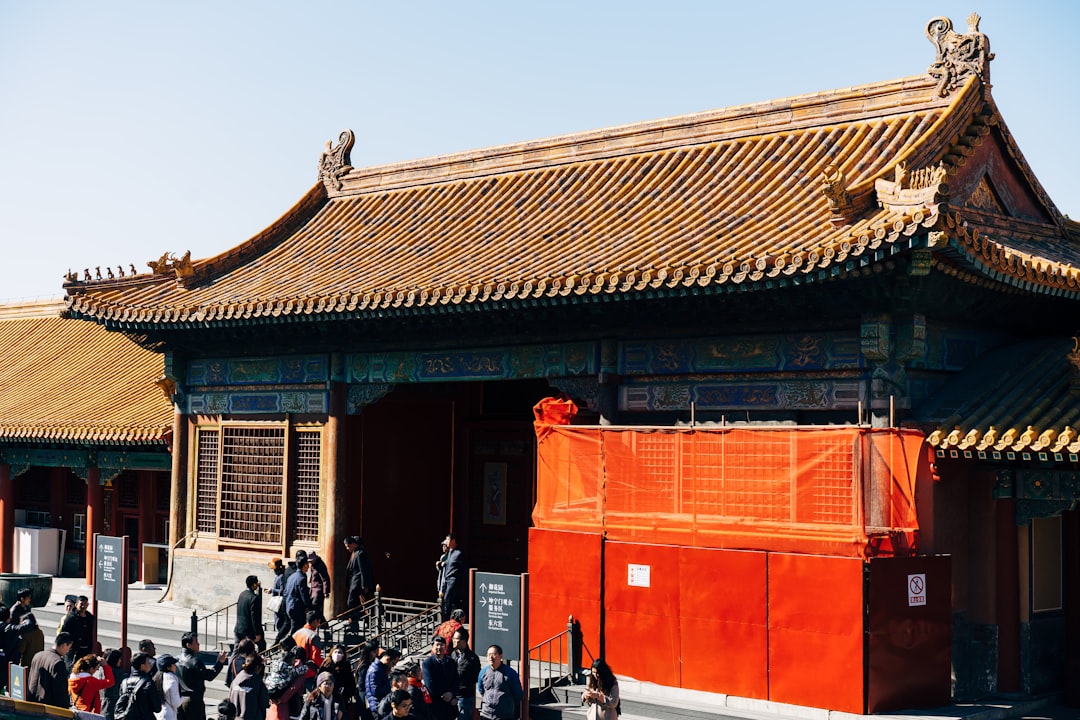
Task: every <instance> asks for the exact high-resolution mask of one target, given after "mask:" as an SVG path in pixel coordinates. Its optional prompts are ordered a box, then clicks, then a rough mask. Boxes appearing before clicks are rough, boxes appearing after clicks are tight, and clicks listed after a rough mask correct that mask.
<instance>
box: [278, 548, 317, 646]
mask: <svg viewBox="0 0 1080 720" xmlns="http://www.w3.org/2000/svg"><path fill="white" fill-rule="evenodd" d="M308 565H309V563H308V556H307V553H306V552H304V551H303V550H299V551H297V553H296V572H294V573H293V574H292V575H290V576H289V579H288V580H287V581H285V614H286V615H288V616H289V635H295V634H296V631H297V630H299V629H300V628H302V627H304V623H305V622H307V614H308V611H309V610H314V609H315V603H313V602H311V589H310V588H309V587H308V582H307V571H308Z"/></svg>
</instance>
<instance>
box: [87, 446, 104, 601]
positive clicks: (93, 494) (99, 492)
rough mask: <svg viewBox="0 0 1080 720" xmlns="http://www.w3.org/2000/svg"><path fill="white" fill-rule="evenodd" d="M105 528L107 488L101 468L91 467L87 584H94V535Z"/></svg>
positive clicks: (88, 498)
mask: <svg viewBox="0 0 1080 720" xmlns="http://www.w3.org/2000/svg"><path fill="white" fill-rule="evenodd" d="M104 530H105V488H103V487H102V486H101V470H99V469H98V468H96V467H95V468H90V469H89V470H88V473H87V476H86V584H87V585H93V584H94V535H96V534H98V533H101V532H104Z"/></svg>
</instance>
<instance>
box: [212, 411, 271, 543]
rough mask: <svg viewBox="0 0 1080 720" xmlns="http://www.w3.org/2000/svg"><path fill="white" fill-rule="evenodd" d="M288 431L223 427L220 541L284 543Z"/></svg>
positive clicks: (266, 428)
mask: <svg viewBox="0 0 1080 720" xmlns="http://www.w3.org/2000/svg"><path fill="white" fill-rule="evenodd" d="M284 481H285V428H284V427H283V426H276V427H262V426H260V427H243V426H239V427H232V426H226V427H224V428H222V439H221V491H220V492H221V512H220V518H219V524H218V537H219V538H221V539H223V540H238V541H241V542H245V543H260V544H261V543H267V544H276V545H280V544H281V520H282V515H281V509H282V498H283V494H284V493H283V491H284Z"/></svg>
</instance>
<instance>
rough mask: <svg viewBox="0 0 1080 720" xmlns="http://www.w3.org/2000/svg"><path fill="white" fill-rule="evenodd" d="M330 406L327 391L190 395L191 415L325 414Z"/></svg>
mask: <svg viewBox="0 0 1080 720" xmlns="http://www.w3.org/2000/svg"><path fill="white" fill-rule="evenodd" d="M329 406H330V397H329V392H328V391H326V390H277V391H252V392H217V391H214V392H200V391H198V390H196V391H194V392H192V393H190V394H189V395H188V403H187V412H188V413H189V414H191V415H280V414H284V413H296V414H299V413H305V414H319V415H321V414H326V413H327V412H328V409H329Z"/></svg>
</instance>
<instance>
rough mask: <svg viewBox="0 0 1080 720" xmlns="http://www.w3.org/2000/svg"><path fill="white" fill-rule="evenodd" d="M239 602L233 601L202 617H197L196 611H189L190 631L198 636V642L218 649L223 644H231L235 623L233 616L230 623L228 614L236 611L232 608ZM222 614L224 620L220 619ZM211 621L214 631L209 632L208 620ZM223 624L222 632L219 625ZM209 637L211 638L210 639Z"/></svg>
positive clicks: (233, 613)
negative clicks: (200, 625) (200, 628)
mask: <svg viewBox="0 0 1080 720" xmlns="http://www.w3.org/2000/svg"><path fill="white" fill-rule="evenodd" d="M238 604H239V603H238V602H234V603H232V604H230V605H226V606H225V607H223V608H220V609H218V610H215V611H214V612H212V613H208V614H207V615H204V616H203V617H199V616H198V613H196V612H195V611H194V610H192V611H191V632H193V633H196V634H197V635H198V636H199V642H200V643H201V644H203V645H206V646H208V647H215V648H217V649H218V650H223V649H224V646H225V645H231V644H232V639H233V635H232V632H233V627H234V626H235V625H236V620H235V618H234V619H233V621H232V622H231V623H230V622H229V619H230V618H229V616H230V615H233V616H235V615H236V611H235V610H233V608H235V607H236V606H237V605H238ZM222 615H224V620H222V617H221V616H222ZM211 620H212V621H213V624H214V632H213V633H211V632H210V622H211ZM199 623H202V631H201V632H200V631H199ZM222 624H224V626H225V629H224V633H223V632H222V630H221V626H222ZM223 634H224V637H225V640H224V642H223V641H222V639H221V638H222V635H223ZM211 638H213V639H212V640H211Z"/></svg>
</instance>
